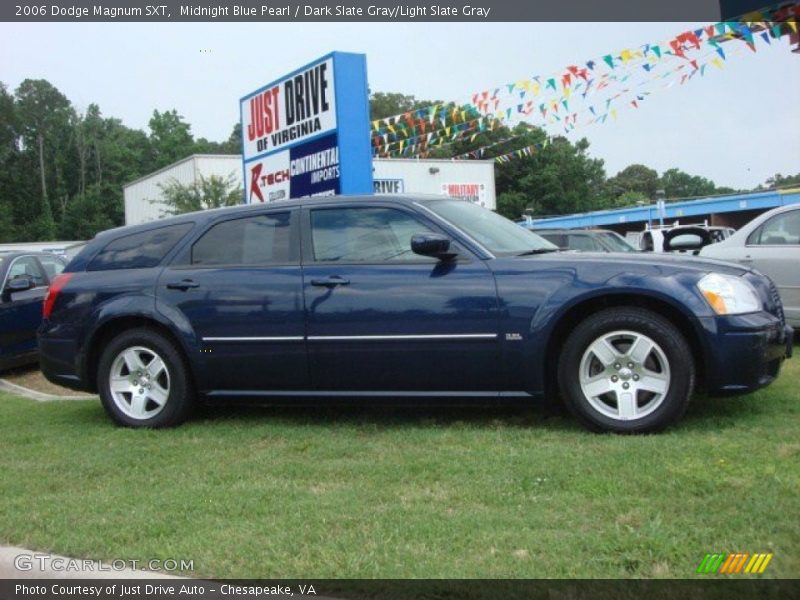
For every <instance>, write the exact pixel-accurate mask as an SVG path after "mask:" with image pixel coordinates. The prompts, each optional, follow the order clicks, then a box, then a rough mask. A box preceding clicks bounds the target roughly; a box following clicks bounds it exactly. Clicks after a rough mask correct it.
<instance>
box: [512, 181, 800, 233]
mask: <svg viewBox="0 0 800 600" xmlns="http://www.w3.org/2000/svg"><path fill="white" fill-rule="evenodd" d="M796 203H800V188H791V189H779V190H766V191H763V192H748V193H744V194H731V195H727V196H710V197H707V198H694V199H690V200H679V201H674V202H673V201H671V202H667V203H665V204H663V205H659V203H656V202H654V203H652V204H642V205H637V206H630V207H627V208H617V209H613V210H597V211H594V212H587V213H578V214H572V215H560V216H556V217H544V218H536V217H534V218H530V217H529V218H528V220H527V225H528V226H529V227H532V228H534V229H551V228H552V229H561V228H565V229H577V228H580V229H593V228H601V229H611V230H613V231H616V232H617V233H619V234H622V235H626V234H628V233H635V232H641V231H643V230H644V229H645V228H647V227H650V226H653V225H659V224H661V223H663V224H664V225H675V224H681V225H688V224H707V225H715V226H720V227H733V228H734V229H739V228H740V227H742V226H743V225H744V224H746V223H748V222H749V221H750V220H752V219H754V218H755V217H757V216H758V215H760V214H761V213H763V212H766V211H768V210H771V209H773V208H777V207H779V206H786V205H787V204H796Z"/></svg>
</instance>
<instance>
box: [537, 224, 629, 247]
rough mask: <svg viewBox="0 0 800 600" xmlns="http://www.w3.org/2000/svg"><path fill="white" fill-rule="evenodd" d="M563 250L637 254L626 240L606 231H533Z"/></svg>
mask: <svg viewBox="0 0 800 600" xmlns="http://www.w3.org/2000/svg"><path fill="white" fill-rule="evenodd" d="M532 231H533V232H534V233H537V234H538V235H540V236H542V237H543V238H544V239H546V240H547V241H548V242H551V243H553V244H555V245H556V246H558V247H559V248H560V249H561V250H578V251H581V252H637V250H636V248H634V247H633V246H631V245H630V244H629V243H628V242H627V241H625V238H624V237H622V236H621V235H619V234H618V233H616V232H614V231H608V230H606V229H533V230H532Z"/></svg>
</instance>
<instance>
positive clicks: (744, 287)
mask: <svg viewBox="0 0 800 600" xmlns="http://www.w3.org/2000/svg"><path fill="white" fill-rule="evenodd" d="M697 287H698V289H699V290H700V293H702V294H703V297H704V298H705V299H706V302H708V304H709V305H710V306H711V308H712V309H714V312H715V313H717V314H718V315H741V314H743V313H749V312H756V311H758V310H761V302H759V300H758V296H757V295H756V291H755V290H754V289H753V286H751V285H750V284H749V283H748V282H747V281H744V280H743V279H742V278H741V277H734V276H731V275H722V274H720V273H709V274H708V275H706V276H705V277H703V278H702V279H701V280H700V281H699V282H698V283H697Z"/></svg>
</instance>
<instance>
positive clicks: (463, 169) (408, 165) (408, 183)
mask: <svg viewBox="0 0 800 600" xmlns="http://www.w3.org/2000/svg"><path fill="white" fill-rule="evenodd" d="M372 167H373V169H372V170H373V179H374V191H375V193H376V194H436V195H445V196H452V197H457V198H464V199H466V200H470V201H472V202H475V203H476V204H479V205H481V206H483V207H485V208H488V209H491V210H495V208H496V207H497V200H496V197H495V188H494V162H493V161H490V160H459V161H456V160H446V159H443V160H421V159H394V158H379V159H375V160H374V161H373V163H372ZM211 175H216V176H218V177H222V178H223V179H227V178H229V177H230V178H231V180H232V188H237V187H240V188H241V187H242V157H241V156H240V155H238V154H194V155H192V156H189V157H187V158H185V159H183V160H180V161H178V162H176V163H173V164H171V165H168V166H166V167H164V168H163V169H159V170H158V171H156V172H155V173H151V174H149V175H145V176H144V177H140V178H139V179H137V180H136V181H132V182H130V183H128V184H127V185H125V186H124V188H123V192H124V196H125V224H126V225H136V224H138V223H144V222H147V221H153V220H156V219H159V218H161V217H163V216H164V215H165V209H166V207H165V205H164V204H163V202H162V198H163V193H162V186H164V185H166V184H168V183H170V182H172V181H177V182H178V183H179V184H181V185H192V184H193V183H196V182H198V181H199V180H200V177H201V176H202V177H206V178H207V177H210V176H211Z"/></svg>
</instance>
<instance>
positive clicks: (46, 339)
mask: <svg viewBox="0 0 800 600" xmlns="http://www.w3.org/2000/svg"><path fill="white" fill-rule="evenodd" d="M38 339H39V366H40V368H41V370H42V373H43V374H44V376H45V378H46V379H47V380H48V381H50V382H51V383H54V384H56V385H60V386H64V387H67V388H70V389H73V390H78V391H81V392H91V391H93V390H92V389H91V385H90V383H89V382H88V381H86V377H85V375H84V374H83V373H82V369H81V364H82V361H81V359H80V356H81V354H80V352H79V350H78V344H77V342H76V341H75V340H73V339H68V338H59V337H54V336H52V335H49V334H48V333H47V330H46V328H45V326H44V325H43V326H42V327H41V328H40V329H39V334H38Z"/></svg>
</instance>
